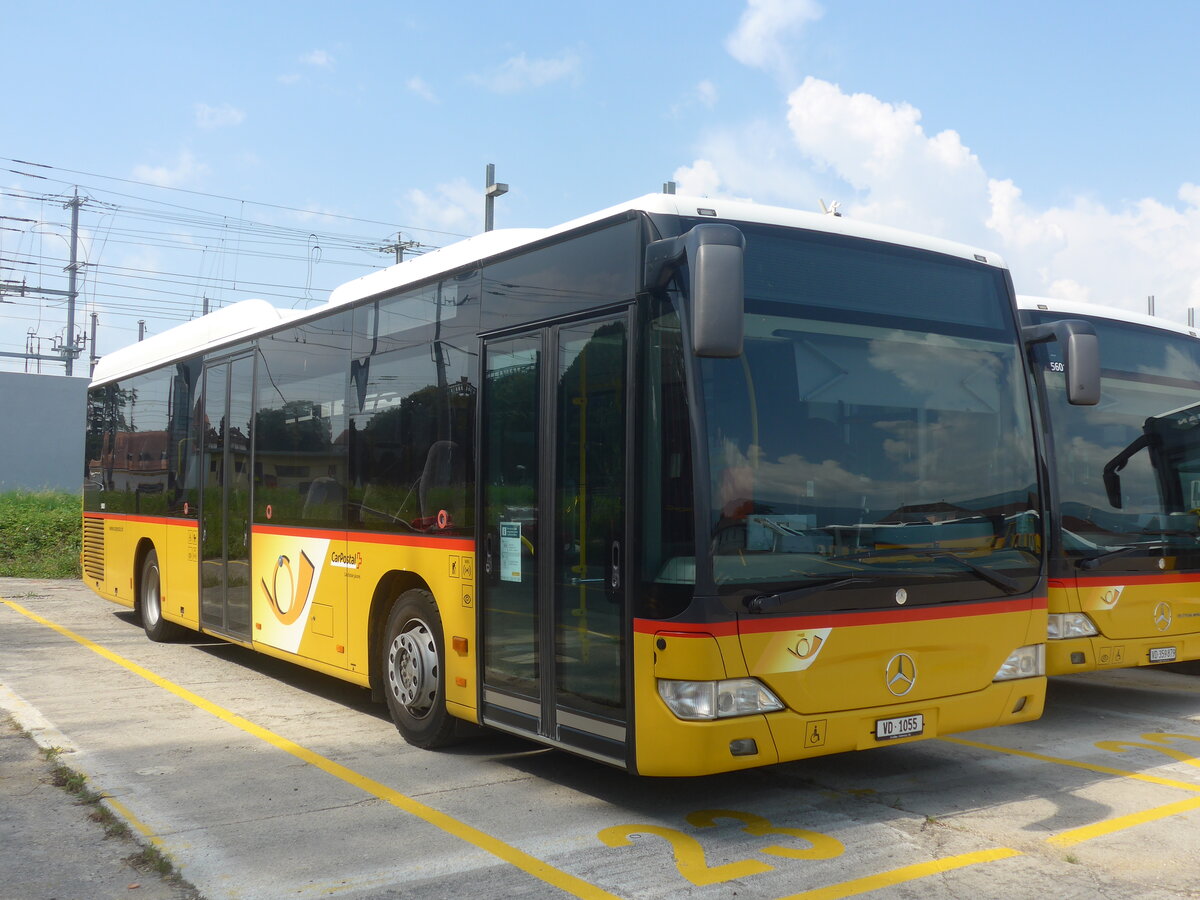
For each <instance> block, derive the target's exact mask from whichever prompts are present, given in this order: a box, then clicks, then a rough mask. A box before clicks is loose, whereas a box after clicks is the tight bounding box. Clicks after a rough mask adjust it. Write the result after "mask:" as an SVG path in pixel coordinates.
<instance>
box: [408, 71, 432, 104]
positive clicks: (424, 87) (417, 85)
mask: <svg viewBox="0 0 1200 900" xmlns="http://www.w3.org/2000/svg"><path fill="white" fill-rule="evenodd" d="M404 86H405V87H406V88H408V90H409V92H410V93H413V94H416V95H417V96H418V97H420V98H421V99H422V100H427V101H428V102H430V103H437V95H436V94H434V92H433V88H431V87H430V86H429V85H428V84H427V83H426V82H425V79H424V78H420V77H417V76H413V77H412V78H410V79H408V81H406V82H404Z"/></svg>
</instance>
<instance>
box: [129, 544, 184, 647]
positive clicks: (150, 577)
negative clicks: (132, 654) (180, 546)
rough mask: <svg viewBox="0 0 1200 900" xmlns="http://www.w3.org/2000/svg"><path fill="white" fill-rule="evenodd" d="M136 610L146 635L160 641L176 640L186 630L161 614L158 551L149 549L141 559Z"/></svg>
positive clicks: (160, 577)
mask: <svg viewBox="0 0 1200 900" xmlns="http://www.w3.org/2000/svg"><path fill="white" fill-rule="evenodd" d="M138 612H139V613H140V614H141V617H142V627H143V628H144V629H146V637H148V638H150V640H152V641H158V642H160V643H163V642H166V641H174V640H178V639H179V638H180V637H182V636H183V634H184V632H185V631H186V629H185V628H183V627H182V626H179V625H176V624H175V623H174V622H168V621H167V620H166V619H164V618H163V614H162V576H161V575H160V574H159V570H158V552H157V551H155V550H151V551H150V552H149V553H147V554H146V558H145V559H143V560H142V573H141V578H140V579H139V581H138Z"/></svg>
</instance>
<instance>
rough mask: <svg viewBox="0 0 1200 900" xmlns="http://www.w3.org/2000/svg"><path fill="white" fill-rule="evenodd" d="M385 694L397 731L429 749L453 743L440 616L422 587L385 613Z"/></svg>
mask: <svg viewBox="0 0 1200 900" xmlns="http://www.w3.org/2000/svg"><path fill="white" fill-rule="evenodd" d="M382 651H383V660H382V662H383V665H382V667H381V668H382V672H383V693H384V695H385V696H386V697H387V704H388V710H389V712H391V715H392V721H393V722H395V723H396V729H397V730H398V731H399V732H400V734H401V736H402V737H403V738H404V739H405V740H406V741H408V743H410V744H412V745H413V746H415V747H421V748H422V749H425V750H433V749H435V748H437V747H444V746H446V745H447V744H450V743H453V740H454V734H455V720H454V717H453V716H451V715H450V713H448V712H447V711H446V681H445V678H446V676H445V667H444V665H443V663H444V660H445V657H446V653H445V643H444V641H443V639H442V617H441V615H440V614H439V613H438V609H437V604H436V603H435V602H434V600H433V595H432V594H430V593H429V591H426V590H420V589H414V590H411V591H405V592H404V593H403V594H401V595H400V597H399V599H397V600H396V603H395V605H394V606H393V607H392V611H391V613H389V615H388V620H387V625H386V628H385V630H384V639H383V648H382Z"/></svg>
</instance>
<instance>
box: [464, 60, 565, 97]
mask: <svg viewBox="0 0 1200 900" xmlns="http://www.w3.org/2000/svg"><path fill="white" fill-rule="evenodd" d="M581 65H582V61H581V60H580V58H579V55H578V54H576V53H574V52H573V51H570V50H565V51H563V52H562V53H560V54H559V55H558V56H553V57H549V58H545V59H530V58H529V57H527V56H526V55H525V54H524V53H521V54H518V55H517V56H513V57H510V58H509V59H507V60H505V61H504V62H503V63H502V64H501V65H500V66H499V67H498V68H497V69H495V70H493V71H492V72H490V73H488V74H486V75H473V76H471V80H472V81H473V82H475V83H476V84H478V85H481V86H482V87H485V88H487V89H488V90H489V91H492V92H494V93H497V94H515V93H518V92H519V91H524V90H529V89H530V88H538V87H543V86H544V85H547V84H552V83H553V82H556V81H563V80H564V79H573V78H576V77H578V75H579V70H580V67H581Z"/></svg>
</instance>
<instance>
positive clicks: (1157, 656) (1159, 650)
mask: <svg viewBox="0 0 1200 900" xmlns="http://www.w3.org/2000/svg"><path fill="white" fill-rule="evenodd" d="M1150 662H1175V648H1174V647H1151V648H1150Z"/></svg>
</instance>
